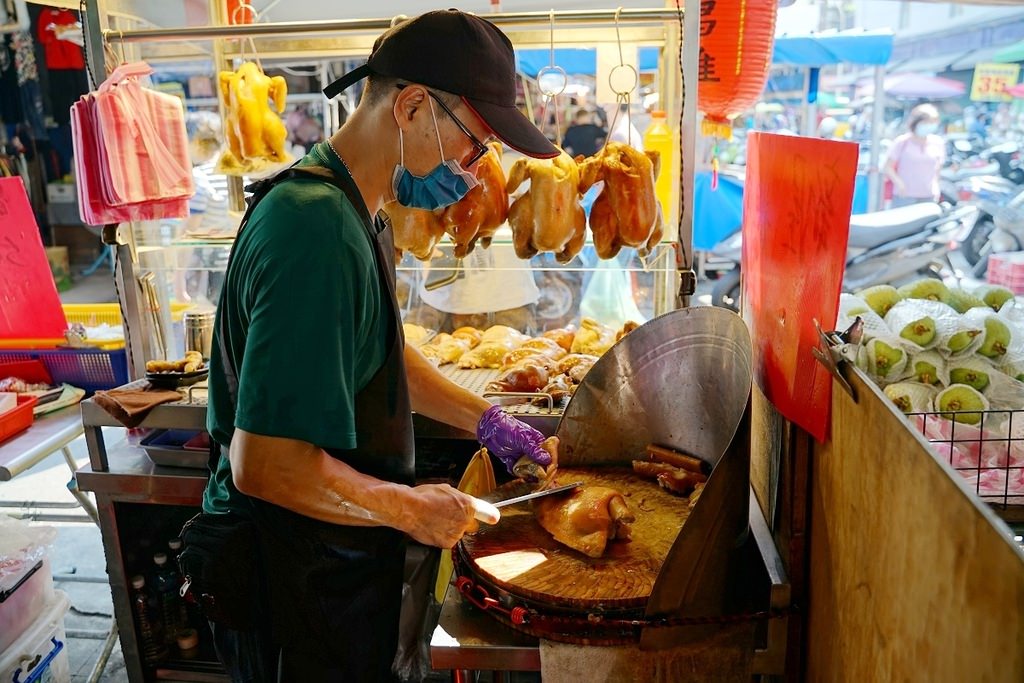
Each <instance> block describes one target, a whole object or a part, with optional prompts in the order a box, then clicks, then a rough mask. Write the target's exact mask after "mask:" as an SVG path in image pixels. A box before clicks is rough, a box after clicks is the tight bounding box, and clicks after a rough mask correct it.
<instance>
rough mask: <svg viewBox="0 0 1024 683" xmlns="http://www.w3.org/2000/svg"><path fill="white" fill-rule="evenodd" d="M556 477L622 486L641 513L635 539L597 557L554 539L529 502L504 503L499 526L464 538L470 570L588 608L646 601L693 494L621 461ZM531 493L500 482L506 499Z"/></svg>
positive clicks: (535, 597) (538, 597)
mask: <svg viewBox="0 0 1024 683" xmlns="http://www.w3.org/2000/svg"><path fill="white" fill-rule="evenodd" d="M556 476H557V481H556V484H566V483H571V482H574V481H582V482H583V484H584V486H586V485H592V486H607V487H610V488H613V489H616V490H618V491H620V492H621V493H622V494H623V496H624V497H625V499H626V502H627V504H628V505H629V508H630V510H631V511H632V512H633V514H634V515H635V516H636V521H635V522H634V523H633V527H632V538H631V539H630V540H614V541H609V543H608V546H607V548H606V549H605V552H604V555H603V556H602V557H599V558H591V557H587V556H586V555H584V554H582V553H580V552H577V551H575V550H572V549H571V548H569V547H567V546H564V545H562V544H561V543H558V542H557V541H555V539H554V538H552V537H551V535H550V534H549V533H548V532H547V531H545V530H544V529H543V528H542V527H541V526H540V524H539V523H538V522H537V520H536V519H535V518H534V514H533V507H532V506H531V504H530V503H522V504H519V505H515V506H511V507H507V508H502V510H501V520H500V521H499V522H498V523H497V524H496V525H494V526H486V525H481V529H480V531H478V532H477V533H474V534H471V535H467V536H466V537H464V538H463V540H462V541H461V544H462V556H463V557H464V558H465V560H466V564H467V565H468V566H467V569H468V571H469V572H470V573H473V574H476V575H477V576H478V577H479V578H481V579H483V580H485V581H487V582H488V583H490V584H492V585H495V586H498V587H499V588H501V589H502V590H505V591H507V592H508V593H510V594H511V595H513V596H518V597H521V598H525V599H527V600H530V601H532V602H539V603H543V604H548V605H552V606H555V607H559V608H571V609H580V610H587V611H594V610H598V611H600V610H618V609H629V608H642V607H643V606H644V605H646V603H647V599H648V598H649V597H650V595H651V589H652V588H653V587H654V582H655V580H656V579H657V578H658V572H659V571H660V570H661V565H662V564H663V563H664V561H665V557H667V556H668V551H669V549H670V548H671V547H672V544H673V543H674V542H675V540H676V536H678V535H679V530H680V529H681V528H682V526H683V523H684V522H685V521H686V518H687V517H688V516H689V514H690V508H689V503H688V500H687V499H686V498H682V497H680V496H675V495H672V494H670V493H668V492H667V491H665V490H664V489H662V488H661V487H660V486H658V484H657V482H656V481H654V480H650V479H642V478H640V477H638V476H637V475H635V474H633V472H632V470H628V469H622V468H587V469H583V468H579V469H577V468H566V469H559V470H558V474H557V475H556ZM524 492H527V491H525V490H524V485H523V484H522V482H511V483H509V484H506V485H504V486H502V487H500V488H499V489H498V495H497V496H489V498H492V499H496V500H502V499H505V498H511V497H513V496H514V495H519V494H522V493H524Z"/></svg>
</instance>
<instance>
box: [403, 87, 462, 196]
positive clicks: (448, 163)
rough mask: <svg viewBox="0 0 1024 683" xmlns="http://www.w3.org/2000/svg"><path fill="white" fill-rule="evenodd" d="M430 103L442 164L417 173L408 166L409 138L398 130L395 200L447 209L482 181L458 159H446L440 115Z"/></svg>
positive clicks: (428, 100)
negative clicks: (438, 117) (463, 166)
mask: <svg viewBox="0 0 1024 683" xmlns="http://www.w3.org/2000/svg"><path fill="white" fill-rule="evenodd" d="M427 103H428V104H429V105H430V118H432V119H433V120H434V132H435V133H436V134H437V149H438V151H439V152H440V153H441V163H440V164H438V165H437V166H435V167H434V169H433V170H431V171H430V172H429V173H427V174H426V175H425V176H418V175H413V173H412V172H410V171H409V169H407V168H406V167H405V140H404V138H403V137H402V129H401V127H399V129H398V145H399V149H400V152H399V154H400V160H399V162H398V165H397V166H395V173H394V175H393V176H392V178H391V189H392V191H393V192H394V193H395V199H396V200H397V201H398V203H399V204H401V205H402V206H405V207H408V208H410V209H426V210H428V211H433V210H434V209H443V208H445V207H446V206H451V205H452V204H454V203H455V202H457V201H459V200H460V199H462V198H463V197H465V196H466V194H467V193H468V192H469V191H470V190H472V189H473V188H474V187H476V186H477V185H479V184H480V181H479V180H477V179H476V176H474V175H473V174H472V173H470V172H469V171H467V170H466V169H464V168H462V164H460V163H459V162H458V161H456V160H455V159H445V158H444V148H443V147H441V133H440V132H439V131H438V130H437V117H436V116H434V104H433V102H431V101H430V98H429V97H428V98H427Z"/></svg>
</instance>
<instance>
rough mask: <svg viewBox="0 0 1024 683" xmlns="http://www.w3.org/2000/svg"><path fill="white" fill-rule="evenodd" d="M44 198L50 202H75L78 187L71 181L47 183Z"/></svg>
mask: <svg viewBox="0 0 1024 683" xmlns="http://www.w3.org/2000/svg"><path fill="white" fill-rule="evenodd" d="M46 199H47V201H49V202H50V203H52V204H77V203H78V189H77V188H76V187H75V185H73V184H71V183H48V184H47V185H46Z"/></svg>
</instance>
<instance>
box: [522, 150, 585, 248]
mask: <svg viewBox="0 0 1024 683" xmlns="http://www.w3.org/2000/svg"><path fill="white" fill-rule="evenodd" d="M527 178H529V179H530V189H529V190H527V191H526V193H525V194H523V195H522V196H520V197H518V198H517V199H516V200H515V201H514V202H512V207H511V208H510V209H509V211H508V223H509V225H510V226H512V242H513V245H514V246H515V249H516V256H518V257H519V258H522V259H527V258H531V257H533V256H535V255H536V254H537V253H538V252H542V251H547V252H552V253H554V254H555V255H556V258H557V259H558V261H559V262H560V263H568V262H569V261H571V260H572V258H573V257H574V256H576V254H578V253H579V252H580V249H582V248H583V242H584V240H585V238H586V227H587V225H586V223H587V220H586V216H585V214H584V213H583V207H582V206H580V201H579V192H578V189H577V188H578V186H579V182H580V180H579V179H580V175H579V169H578V168H577V166H576V162H575V161H573V159H572V157H570V156H569V155H568V154H566V153H565V152H562V154H561V155H560V156H558V157H556V158H555V159H526V158H523V159H519V160H518V161H516V163H515V164H513V165H512V170H510V171H509V174H508V185H507V189H508V191H509V192H513V191H514V190H515V189H516V188H517V187H519V186H520V185H522V184H523V181H525V180H526V179H527Z"/></svg>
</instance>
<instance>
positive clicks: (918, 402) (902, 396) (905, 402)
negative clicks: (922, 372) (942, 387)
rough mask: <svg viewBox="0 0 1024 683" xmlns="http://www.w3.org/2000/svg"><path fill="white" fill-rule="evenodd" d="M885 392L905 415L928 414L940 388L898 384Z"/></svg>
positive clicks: (927, 385) (889, 387)
mask: <svg viewBox="0 0 1024 683" xmlns="http://www.w3.org/2000/svg"><path fill="white" fill-rule="evenodd" d="M884 391H885V395H886V396H887V397H889V400H890V401H892V402H893V403H894V404H895V405H896V407H897V408H899V409H900V410H901V411H903V412H904V413H922V412H927V411H928V410H930V409H931V406H932V401H933V400H934V399H935V396H936V395H937V394H938V393H939V389H938V387H934V386H932V385H930V384H921V383H920V382H896V383H895V384H890V385H889V386H887V387H886V388H885V390H884Z"/></svg>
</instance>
